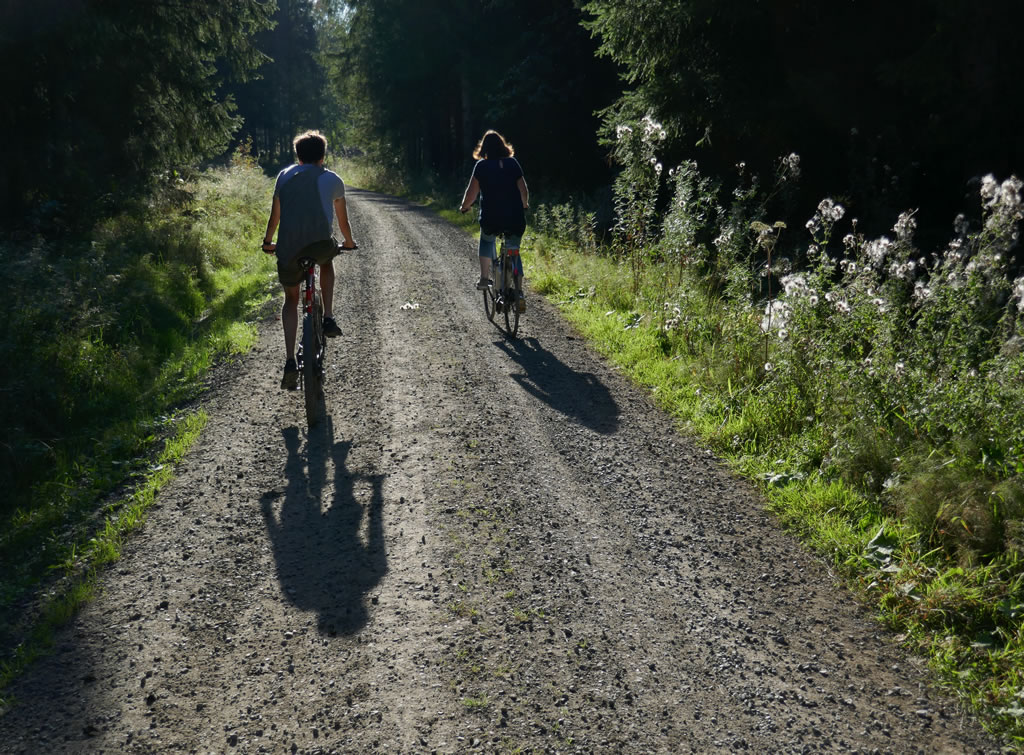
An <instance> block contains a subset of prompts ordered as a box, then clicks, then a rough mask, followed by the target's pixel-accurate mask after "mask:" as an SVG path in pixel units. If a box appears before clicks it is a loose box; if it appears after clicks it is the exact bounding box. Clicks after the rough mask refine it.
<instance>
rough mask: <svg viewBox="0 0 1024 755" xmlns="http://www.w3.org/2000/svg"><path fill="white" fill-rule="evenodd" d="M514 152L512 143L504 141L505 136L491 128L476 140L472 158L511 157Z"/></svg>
mask: <svg viewBox="0 0 1024 755" xmlns="http://www.w3.org/2000/svg"><path fill="white" fill-rule="evenodd" d="M515 153H516V151H515V150H514V149H513V148H512V145H511V144H509V143H508V142H507V141H505V137H504V136H502V135H501V134H499V133H498V132H497V131H495V130H494V129H493V128H492V129H490V130H488V132H487V133H486V134H484V136H483V138H482V139H481V140H480V141H479V142H477V145H476V149H474V150H473V159H474V160H483V159H485V158H487V159H490V160H500V159H501V158H503V157H512V155H514V154H515Z"/></svg>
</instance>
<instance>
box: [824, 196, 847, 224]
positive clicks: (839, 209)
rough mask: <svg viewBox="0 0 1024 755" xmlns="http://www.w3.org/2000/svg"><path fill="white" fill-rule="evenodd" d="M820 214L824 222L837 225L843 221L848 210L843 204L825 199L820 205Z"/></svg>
mask: <svg viewBox="0 0 1024 755" xmlns="http://www.w3.org/2000/svg"><path fill="white" fill-rule="evenodd" d="M818 214H819V215H821V217H822V219H824V220H827V221H830V222H832V223H837V222H839V221H840V220H842V218H843V215H845V214H846V210H845V209H844V208H843V206H842V205H841V204H836V203H835V202H833V201H832V200H831V199H823V200H821V202H819V203H818Z"/></svg>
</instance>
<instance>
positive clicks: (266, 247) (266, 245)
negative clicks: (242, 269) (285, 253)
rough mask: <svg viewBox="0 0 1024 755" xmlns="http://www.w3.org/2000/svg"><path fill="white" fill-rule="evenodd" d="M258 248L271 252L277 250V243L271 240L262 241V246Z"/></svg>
mask: <svg viewBox="0 0 1024 755" xmlns="http://www.w3.org/2000/svg"><path fill="white" fill-rule="evenodd" d="M260 249H262V250H263V251H264V252H266V253H267V254H273V253H274V252H276V251H277V244H275V243H273V242H272V241H264V242H263V246H261V247H260Z"/></svg>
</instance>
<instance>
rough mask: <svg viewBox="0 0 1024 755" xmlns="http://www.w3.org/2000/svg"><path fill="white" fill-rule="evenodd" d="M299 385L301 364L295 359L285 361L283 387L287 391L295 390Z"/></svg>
mask: <svg viewBox="0 0 1024 755" xmlns="http://www.w3.org/2000/svg"><path fill="white" fill-rule="evenodd" d="M298 387H299V366H298V365H297V364H296V363H295V360H294V359H289V360H288V361H287V362H285V363H284V377H283V378H281V388H283V389H284V390H286V391H294V390H296V389H298Z"/></svg>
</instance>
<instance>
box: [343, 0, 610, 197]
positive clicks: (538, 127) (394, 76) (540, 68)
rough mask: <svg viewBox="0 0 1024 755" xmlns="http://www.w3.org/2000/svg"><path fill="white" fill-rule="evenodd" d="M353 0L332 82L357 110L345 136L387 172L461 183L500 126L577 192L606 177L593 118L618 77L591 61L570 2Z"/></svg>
mask: <svg viewBox="0 0 1024 755" xmlns="http://www.w3.org/2000/svg"><path fill="white" fill-rule="evenodd" d="M346 6H347V12H345V13H339V14H336V15H335V16H334V17H333V21H332V23H333V24H334V25H335V31H334V32H333V33H332V34H331V40H330V42H329V45H328V47H327V50H326V52H327V55H328V59H329V60H330V65H331V70H332V82H333V84H334V85H335V86H336V87H337V88H338V89H339V91H340V92H341V93H342V94H341V99H342V100H343V101H345V102H346V103H347V104H348V106H349V113H350V116H351V118H352V134H351V138H349V139H348V141H349V142H356V143H358V145H359V146H360V147H361V148H362V149H363V150H364V151H366V152H367V153H369V154H370V155H371V156H372V158H373V159H374V160H378V161H381V162H383V163H385V164H386V165H387V166H389V170H390V167H391V166H396V167H397V169H398V171H399V172H404V173H406V174H407V175H410V176H412V175H417V174H425V173H429V174H434V175H435V176H438V177H439V178H440V180H441V182H442V183H446V182H447V181H448V180H449V179H450V178H452V177H458V178H460V179H462V180H465V178H466V177H467V176H468V173H469V167H470V165H471V153H472V151H473V147H474V146H475V144H476V142H477V140H478V139H479V138H480V137H481V136H482V134H483V132H484V130H485V129H487V128H497V129H498V130H499V131H501V132H502V133H504V134H505V135H506V136H507V137H508V138H509V139H510V140H511V141H512V142H513V144H514V145H515V147H516V150H517V155H518V156H520V157H521V158H522V160H523V163H524V168H525V170H526V172H527V176H528V178H529V177H533V178H537V179H539V178H541V177H543V178H544V179H546V180H548V181H550V182H552V183H559V182H560V183H561V184H563V185H565V184H567V183H569V184H572V186H571V188H573V189H576V188H578V184H587V183H591V184H592V183H594V182H596V181H600V180H602V179H604V178H605V177H606V175H607V169H606V167H605V166H604V165H603V164H602V162H601V156H600V153H599V151H598V148H597V145H596V144H595V143H594V139H593V134H594V129H595V128H596V125H597V124H596V120H595V119H594V118H593V116H592V115H591V114H592V113H593V112H594V111H595V110H596V109H597V108H599V107H601V106H602V105H603V104H605V102H606V101H607V98H608V97H609V95H610V92H611V87H612V85H613V84H614V76H613V74H612V72H611V68H610V66H608V65H606V64H603V63H595V62H594V55H593V52H594V45H593V43H592V42H591V40H589V39H588V38H587V35H586V33H585V32H584V31H583V29H582V28H581V27H580V26H579V17H580V13H579V10H578V9H577V8H576V7H575V5H574V3H573V2H572V1H571V0H558V1H557V2H554V3H552V2H541V0H526V1H525V2H524V1H523V0H519V1H518V2H511V0H492V1H491V2H487V3H476V2H464V1H460V2H453V3H446V4H443V5H438V4H425V3H422V2H418V0H360V1H359V2H352V3H347V4H346ZM566 165H568V166H571V171H572V172H571V175H570V174H567V172H566ZM567 179H568V180H567ZM567 188H569V187H567Z"/></svg>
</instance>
